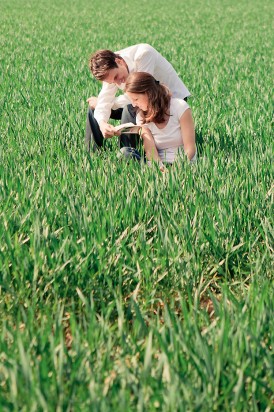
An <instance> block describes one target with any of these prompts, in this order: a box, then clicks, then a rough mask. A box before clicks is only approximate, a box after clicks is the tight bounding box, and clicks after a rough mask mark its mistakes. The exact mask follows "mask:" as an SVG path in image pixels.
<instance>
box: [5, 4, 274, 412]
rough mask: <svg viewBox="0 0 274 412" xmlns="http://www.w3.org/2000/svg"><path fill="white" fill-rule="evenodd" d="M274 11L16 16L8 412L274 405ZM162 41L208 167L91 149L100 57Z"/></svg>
mask: <svg viewBox="0 0 274 412" xmlns="http://www.w3.org/2000/svg"><path fill="white" fill-rule="evenodd" d="M273 11H274V8H273V3H272V2H271V1H270V0H269V1H268V0H262V1H261V2H258V1H256V0H250V1H247V0H237V1H236V0H230V1H228V0H224V1H221V0H206V1H202V0H196V1H194V0H190V1H187V2H186V1H183V0H181V1H180V0H165V1H163V0H157V1H156V0H149V1H145V0H140V1H138V2H135V1H132V0H128V1H126V2H122V1H118V0H112V1H110V0H105V1H104V0H100V1H99V0H91V1H88V0H80V1H78V2H74V1H71V0H67V1H64V0H60V1H57V0H56V1H53V0H43V1H38V0H30V1H26V2H25V1H22V0H17V1H15V0H9V1H8V0H3V1H2V2H1V13H0V27H1V31H0V45H1V52H0V58H1V72H0V100H1V106H0V107H1V116H0V319H1V323H0V336H1V337H0V411H26V412H29V411H92V412H93V411H95V412H97V411H138V412H141V411H144V412H146V411H164V412H166V411H169V412H174V411H205V412H211V411H229V412H230V411H269V412H270V411H271V410H273V409H272V408H273V407H274V396H273V390H274V375H273V370H274V357H273V346H274V333H273V331H274V316H273V314H274V311H273V309H274V304H273V249H274V242H273V240H274V235H273V196H274V186H273V148H274V147H273V132H272V129H271V119H272V114H273V54H274V47H273V41H274V37H273V22H272V19H273ZM142 42H146V43H150V44H151V45H152V46H154V47H155V48H156V49H157V50H158V51H159V52H160V53H162V54H163V55H164V56H165V57H166V58H167V59H168V60H169V61H170V62H171V63H172V64H173V66H174V67H175V69H176V70H177V72H178V73H179V74H180V76H181V78H182V79H183V81H184V83H185V84H186V86H187V87H188V88H189V90H190V91H191V94H192V98H191V99H190V106H191V108H192V112H193V117H194V119H195V124H196V135H197V142H198V149H199V161H198V163H197V164H196V165H193V166H191V165H189V164H188V163H187V162H185V163H182V164H180V165H176V166H174V167H173V168H170V169H169V172H168V173H166V174H165V175H163V174H161V173H160V172H159V171H158V169H157V168H156V167H152V168H146V167H145V166H140V165H139V164H137V163H135V162H130V163H126V162H125V161H123V160H117V150H118V146H117V141H116V139H115V138H114V139H112V140H109V141H108V142H107V145H106V150H105V151H104V152H102V153H101V154H96V155H93V156H91V157H90V156H88V155H87V153H86V151H85V147H84V132H85V119H86V111H87V104H86V99H87V98H88V97H89V96H91V95H95V94H97V93H98V91H99V90H100V84H99V83H98V82H96V81H95V80H94V79H93V78H92V76H91V75H90V73H89V70H88V58H89V56H90V54H91V53H92V52H94V51H95V50H97V49H99V48H110V49H112V50H119V49H120V48H124V47H127V46H129V45H131V44H136V43H142Z"/></svg>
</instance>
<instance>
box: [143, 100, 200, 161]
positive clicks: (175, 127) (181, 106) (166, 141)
mask: <svg viewBox="0 0 274 412" xmlns="http://www.w3.org/2000/svg"><path fill="white" fill-rule="evenodd" d="M187 109H189V105H188V104H187V103H186V102H185V101H184V100H181V99H175V98H171V100H170V117H169V120H168V123H167V125H166V126H165V127H164V128H163V129H159V128H158V127H157V126H156V124H155V123H152V122H150V123H146V124H143V126H145V127H146V128H147V129H149V130H150V131H151V133H152V135H153V138H154V141H155V145H156V148H157V150H158V153H159V156H160V158H161V160H162V162H167V163H173V162H174V160H175V158H176V155H177V154H178V151H179V149H180V148H182V149H183V147H184V146H183V138H182V132H181V126H180V118H181V117H182V115H183V114H184V112H185V111H186V110H187ZM136 123H137V124H142V118H141V116H140V114H137V117H136ZM195 156H196V155H195ZM195 156H194V157H195ZM193 159H194V158H193ZM193 159H192V160H193Z"/></svg>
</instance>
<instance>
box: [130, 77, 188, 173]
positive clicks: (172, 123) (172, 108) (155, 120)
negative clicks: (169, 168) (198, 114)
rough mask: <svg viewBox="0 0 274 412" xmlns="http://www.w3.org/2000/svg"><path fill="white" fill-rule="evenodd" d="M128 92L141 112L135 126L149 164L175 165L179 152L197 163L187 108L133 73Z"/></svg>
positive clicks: (150, 80) (162, 88)
mask: <svg viewBox="0 0 274 412" xmlns="http://www.w3.org/2000/svg"><path fill="white" fill-rule="evenodd" d="M125 92H126V94H127V96H128V97H129V99H130V100H131V102H132V105H133V106H134V107H136V108H137V109H138V111H137V116H136V123H137V124H138V125H141V126H142V127H141V129H140V135H141V137H142V139H143V142H144V149H145V152H146V158H147V160H148V161H151V160H154V161H157V162H159V163H160V166H161V167H162V166H163V163H169V164H172V163H173V162H174V161H175V159H176V157H177V156H178V155H179V154H180V152H182V151H184V152H185V154H186V155H187V157H188V159H189V160H190V161H191V162H193V161H195V160H196V144H195V130H194V122H193V119H192V115H191V111H190V108H189V106H188V104H187V103H186V102H185V101H184V100H182V99H177V98H173V97H172V96H171V93H170V91H169V89H168V88H167V87H166V86H164V85H163V84H160V83H159V82H158V81H157V80H156V79H155V78H154V77H153V76H152V75H150V74H149V73H145V72H137V73H131V74H130V75H129V77H128V78H127V81H126V85H125Z"/></svg>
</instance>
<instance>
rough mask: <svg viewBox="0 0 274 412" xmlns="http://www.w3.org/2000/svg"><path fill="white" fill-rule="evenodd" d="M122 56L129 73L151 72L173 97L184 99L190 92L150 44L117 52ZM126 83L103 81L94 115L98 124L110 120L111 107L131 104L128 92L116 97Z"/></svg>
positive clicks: (115, 107)
mask: <svg viewBox="0 0 274 412" xmlns="http://www.w3.org/2000/svg"><path fill="white" fill-rule="evenodd" d="M115 53H116V54H118V55H119V56H121V57H122V58H123V59H124V61H125V62H126V64H127V66H128V70H129V73H132V72H146V73H150V74H151V75H152V76H154V77H155V79H156V80H158V81H159V82H160V83H162V84H165V85H166V86H167V87H168V88H169V89H170V91H171V93H172V97H176V98H180V99H184V98H185V97H187V96H189V95H190V93H189V91H188V89H187V88H186V86H185V85H184V83H183V82H182V80H181V79H180V78H179V76H178V74H177V73H176V71H175V70H174V68H173V67H172V65H171V64H170V63H169V62H168V61H167V60H166V59H165V58H164V57H163V56H162V55H161V54H160V53H159V52H157V50H155V49H154V48H153V47H152V46H150V45H149V44H136V45H135V46H131V47H127V48H126V49H123V50H120V51H117V52H115ZM124 87H125V85H124V84H121V85H120V87H118V86H117V85H116V84H109V83H106V82H103V87H102V89H101V91H100V93H99V95H98V101H97V105H96V109H95V111H94V117H95V119H96V120H97V122H98V124H100V123H101V121H105V122H108V120H109V118H110V113H111V109H118V108H120V107H125V106H126V105H128V104H130V100H129V98H128V97H127V95H126V94H122V95H120V96H117V97H116V93H117V91H118V89H121V90H124Z"/></svg>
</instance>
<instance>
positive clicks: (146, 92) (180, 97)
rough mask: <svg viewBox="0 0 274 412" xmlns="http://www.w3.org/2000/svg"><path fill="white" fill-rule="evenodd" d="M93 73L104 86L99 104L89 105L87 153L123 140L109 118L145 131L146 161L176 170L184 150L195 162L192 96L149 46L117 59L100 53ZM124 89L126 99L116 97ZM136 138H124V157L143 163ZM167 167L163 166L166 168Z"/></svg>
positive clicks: (129, 50) (117, 55) (92, 101)
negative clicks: (113, 139) (108, 140)
mask: <svg viewBox="0 0 274 412" xmlns="http://www.w3.org/2000/svg"><path fill="white" fill-rule="evenodd" d="M90 70H91V72H92V74H93V75H94V77H95V78H96V79H97V80H101V81H102V82H103V87H102V90H101V92H100V93H99V96H98V98H96V97H91V98H89V99H88V102H89V106H90V108H89V112H88V118H87V127H86V143H87V146H88V149H92V150H96V148H97V147H102V146H103V142H104V138H110V137H113V136H114V135H119V132H116V130H115V128H114V126H112V125H111V124H109V123H108V120H109V118H112V119H121V123H128V122H132V123H134V124H138V125H140V126H141V128H140V136H141V137H142V139H143V144H144V149H145V152H146V158H147V160H155V161H157V162H159V163H160V165H161V167H162V166H163V163H169V164H172V163H173V162H174V160H175V159H176V156H177V155H178V154H179V153H180V152H181V151H182V150H183V151H184V152H185V154H186V155H187V157H188V159H189V160H190V161H194V160H195V158H196V145H195V131H194V122H193V119H192V115H191V111H190V109H189V106H188V104H187V103H186V101H185V100H186V99H187V97H188V96H189V91H188V90H187V88H186V87H185V85H184V84H183V82H182V81H181V80H180V79H179V77H178V75H177V73H176V72H175V70H174V68H173V67H172V66H171V64H170V63H169V62H168V61H167V60H166V59H165V58H164V57H163V56H161V55H160V53H158V52H157V51H156V50H155V49H154V48H153V47H151V46H150V45H148V44H138V45H135V46H131V47H128V48H126V49H123V50H121V51H120V52H117V53H113V52H111V51H110V50H99V51H97V52H96V53H95V54H94V55H93V56H92V57H91V59H90ZM118 89H121V90H123V91H124V92H125V94H124V95H120V96H118V97H116V92H117V91H118ZM138 138H139V136H138V135H129V134H122V135H121V136H120V147H121V151H122V153H124V154H125V155H128V154H129V153H130V154H131V155H132V157H135V158H140V156H139V153H138V151H137V149H136V147H137V145H138ZM162 162H163V163H162Z"/></svg>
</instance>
